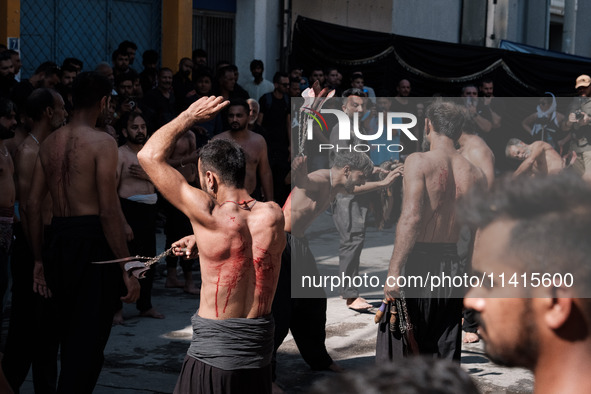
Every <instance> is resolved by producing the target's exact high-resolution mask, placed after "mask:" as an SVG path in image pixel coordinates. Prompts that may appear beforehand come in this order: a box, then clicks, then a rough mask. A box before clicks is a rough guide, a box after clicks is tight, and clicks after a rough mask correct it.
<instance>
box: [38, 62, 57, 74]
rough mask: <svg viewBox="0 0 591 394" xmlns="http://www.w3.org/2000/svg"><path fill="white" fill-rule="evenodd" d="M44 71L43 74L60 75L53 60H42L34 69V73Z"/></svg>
mask: <svg viewBox="0 0 591 394" xmlns="http://www.w3.org/2000/svg"><path fill="white" fill-rule="evenodd" d="M41 73H44V74H45V76H46V77H47V76H50V75H61V74H60V68H59V67H58V66H57V64H55V63H54V62H43V63H41V64H40V65H39V67H37V68H36V69H35V74H41Z"/></svg>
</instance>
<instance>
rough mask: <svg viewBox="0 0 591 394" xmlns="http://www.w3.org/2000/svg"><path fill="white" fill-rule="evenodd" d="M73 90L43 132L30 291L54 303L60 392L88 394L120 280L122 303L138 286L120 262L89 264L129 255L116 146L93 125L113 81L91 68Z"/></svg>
mask: <svg viewBox="0 0 591 394" xmlns="http://www.w3.org/2000/svg"><path fill="white" fill-rule="evenodd" d="M72 89H73V91H72V96H73V100H74V115H73V117H72V120H71V122H70V123H68V124H67V125H66V126H64V127H62V128H60V129H58V130H56V131H55V132H53V133H51V134H50V135H49V136H47V138H46V139H45V141H44V142H43V145H42V146H41V147H40V149H39V156H38V158H37V162H36V163H35V170H34V173H33V183H32V185H31V191H30V195H29V199H28V202H27V213H28V217H27V218H28V227H29V232H30V234H31V246H32V248H33V254H34V256H35V266H34V278H33V289H34V291H36V292H38V293H39V294H41V295H43V296H50V295H51V293H53V294H54V295H55V298H56V303H57V308H58V316H57V324H58V325H59V330H60V333H61V334H62V335H61V337H60V348H61V350H60V353H61V371H60V377H59V381H58V387H57V391H58V392H68V393H90V392H92V390H93V389H94V386H95V384H96V381H97V380H98V377H99V374H100V371H101V368H102V364H103V360H104V356H103V351H104V348H105V345H106V344H107V340H108V338H109V334H110V332H111V323H112V321H113V315H114V313H115V310H116V302H117V299H118V297H119V288H120V281H121V278H122V279H123V282H124V283H125V286H126V288H127V295H125V296H124V297H122V298H121V300H122V301H124V302H135V301H136V300H137V298H138V296H139V290H140V288H139V283H138V281H137V279H136V278H135V277H130V276H129V274H128V273H127V272H126V271H125V269H124V266H123V263H122V264H121V265H120V268H119V267H117V265H115V264H104V265H101V264H92V262H93V261H103V260H111V259H113V258H124V257H128V256H129V250H128V249H127V243H126V239H125V233H124V227H123V214H122V213H121V209H120V207H119V202H118V200H117V180H116V176H115V174H116V171H117V144H116V142H115V141H114V140H113V138H111V136H109V135H107V134H106V133H104V132H102V131H98V130H96V129H95V128H94V125H95V124H96V121H97V118H98V117H99V114H100V113H101V112H102V111H104V110H105V109H106V107H107V105H108V104H109V99H110V95H111V86H110V84H109V82H108V80H107V79H106V78H104V77H102V76H101V75H99V74H98V73H96V72H88V73H81V74H79V75H78V76H77V77H76V80H75V81H74V85H73V88H72ZM47 191H49V194H50V195H51V200H52V204H53V219H52V224H51V232H52V240H51V245H50V248H49V251H48V254H47V255H48V258H47V261H45V263H46V264H45V266H44V264H43V263H44V261H43V260H42V257H41V256H42V253H41V252H42V238H43V237H42V234H43V222H42V220H41V206H42V202H43V199H44V197H45V195H46V194H47ZM44 269H45V272H46V273H47V276H46V277H47V279H48V281H49V282H48V283H46V282H45V280H44V279H45V276H44ZM48 285H49V287H50V288H51V293H50V291H49V289H48Z"/></svg>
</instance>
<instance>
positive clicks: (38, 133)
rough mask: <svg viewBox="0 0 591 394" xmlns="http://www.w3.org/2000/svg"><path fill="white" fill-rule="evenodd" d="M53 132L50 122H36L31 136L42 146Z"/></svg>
mask: <svg viewBox="0 0 591 394" xmlns="http://www.w3.org/2000/svg"><path fill="white" fill-rule="evenodd" d="M52 131H53V130H51V125H50V124H49V122H38V123H37V122H35V123H33V127H31V131H30V132H29V134H31V135H32V136H33V139H34V140H35V142H38V143H39V144H40V143H42V142H43V140H45V138H47V136H48V135H49V134H50V133H51V132H52Z"/></svg>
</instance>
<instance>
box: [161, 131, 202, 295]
mask: <svg viewBox="0 0 591 394" xmlns="http://www.w3.org/2000/svg"><path fill="white" fill-rule="evenodd" d="M167 162H168V164H170V165H171V166H173V167H174V168H175V169H176V170H177V171H178V172H180V173H181V174H182V175H183V177H184V178H185V180H186V181H187V182H189V183H191V184H195V182H198V181H199V179H198V178H197V143H196V137H195V134H194V133H193V132H188V133H185V134H183V135H182V136H181V137H179V138H178V140H177V141H176V144H175V146H174V150H173V152H172V154H171V155H170V158H169V159H168V160H167ZM163 204H164V211H165V214H166V224H165V226H164V234H166V244H165V248H166V249H168V248H170V245H171V244H172V243H173V242H174V241H176V240H177V239H179V238H182V237H184V236H186V235H189V234H191V233H192V232H193V229H192V228H191V222H190V221H189V218H187V216H185V214H183V213H182V212H181V211H180V210H178V209H177V208H175V207H174V206H173V205H172V204H171V203H170V202H169V201H167V200H164V202H163ZM178 261H179V258H178V257H177V256H167V257H166V283H165V284H164V287H168V288H172V287H180V288H183V290H184V291H185V293H189V294H194V295H197V294H199V288H198V287H197V286H195V281H194V279H193V272H192V266H193V262H194V260H185V261H181V262H180V265H181V268H182V270H183V276H184V279H185V280H184V281H181V280H179V279H178V278H177V273H176V265H177V262H178Z"/></svg>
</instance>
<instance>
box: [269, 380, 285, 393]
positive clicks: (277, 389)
mask: <svg viewBox="0 0 591 394" xmlns="http://www.w3.org/2000/svg"><path fill="white" fill-rule="evenodd" d="M271 393H272V394H285V391H283V389H282V388H281V387H279V385H278V384H277V383H275V382H273V386H272V389H271Z"/></svg>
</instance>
